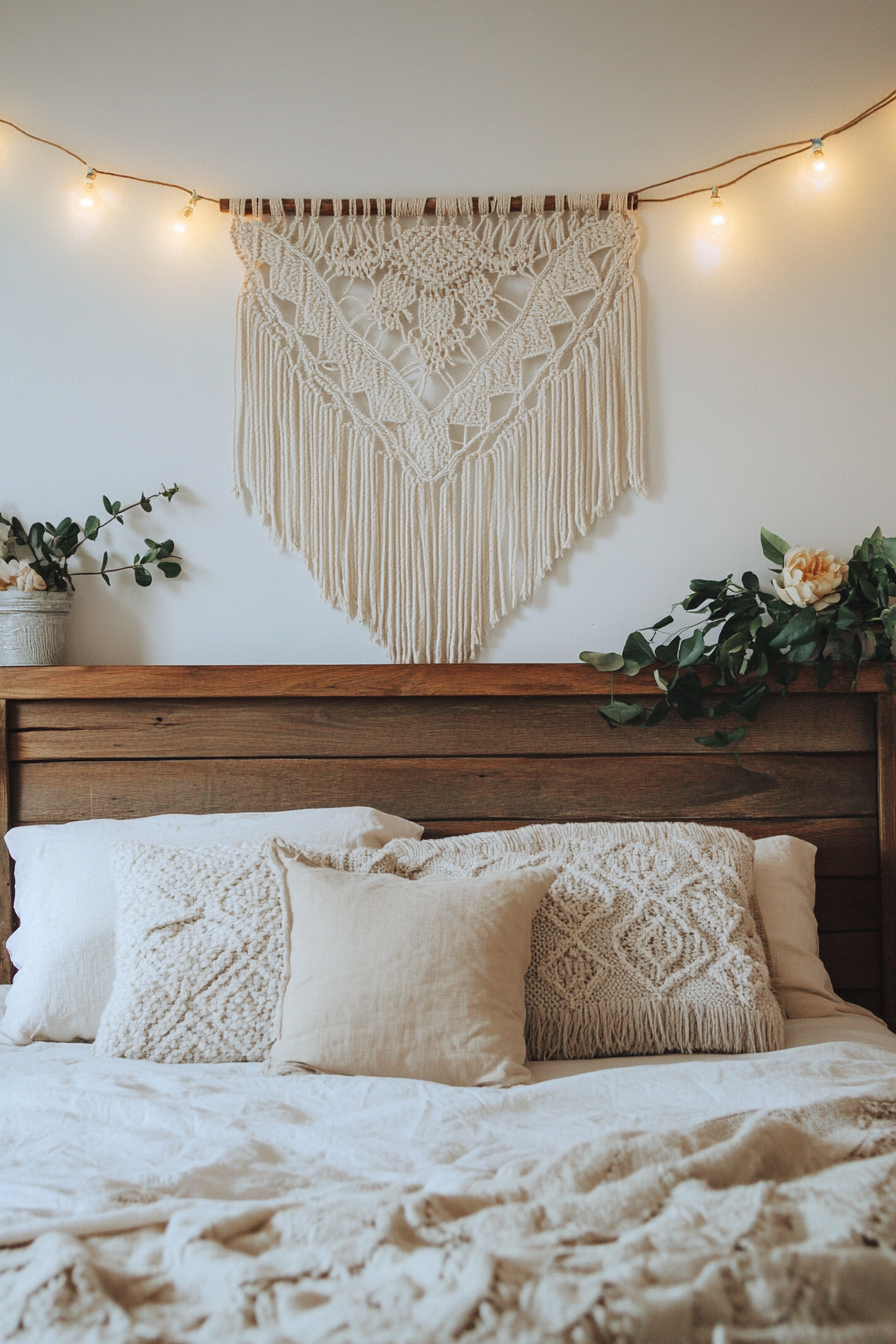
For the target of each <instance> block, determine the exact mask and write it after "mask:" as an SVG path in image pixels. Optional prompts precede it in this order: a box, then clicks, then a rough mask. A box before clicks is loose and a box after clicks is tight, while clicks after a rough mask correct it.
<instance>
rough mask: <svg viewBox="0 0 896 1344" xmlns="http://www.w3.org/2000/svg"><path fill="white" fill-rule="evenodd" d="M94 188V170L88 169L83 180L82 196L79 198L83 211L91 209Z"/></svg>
mask: <svg viewBox="0 0 896 1344" xmlns="http://www.w3.org/2000/svg"><path fill="white" fill-rule="evenodd" d="M95 187H96V169H95V168H88V169H87V176H86V177H85V179H84V195H83V196H82V197H81V204H82V205H83V206H84V209H85V210H92V209H93V192H94V189H95Z"/></svg>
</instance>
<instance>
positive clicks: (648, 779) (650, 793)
mask: <svg viewBox="0 0 896 1344" xmlns="http://www.w3.org/2000/svg"><path fill="white" fill-rule="evenodd" d="M835 769H836V778H837V787H836V789H833V788H832V787H831V779H832V778H833V777H834V771H835ZM12 782H13V790H12V796H13V812H14V817H15V819H16V821H17V822H38V821H45V822H48V821H69V820H75V819H77V818H81V817H130V816H146V815H150V814H152V813H156V812H235V811H255V810H262V811H264V810H273V809H278V808H289V807H333V806H345V805H348V804H357V803H360V804H368V805H370V806H375V807H379V808H382V809H383V810H384V811H386V812H393V813H397V814H399V815H400V816H407V817H415V816H424V817H430V818H433V819H438V817H439V815H440V814H441V815H443V816H446V817H457V815H458V813H460V814H461V815H463V814H465V813H466V814H467V815H469V816H471V817H481V816H487V815H491V816H494V817H502V816H503V817H510V816H514V817H515V816H518V815H519V813H520V812H521V811H522V812H523V813H524V814H528V815H529V816H533V817H538V818H540V819H541V820H552V819H556V820H575V819H576V818H581V817H589V818H593V817H595V816H598V817H600V816H603V817H606V818H608V819H610V818H620V819H625V818H630V819H644V820H650V819H661V818H668V819H674V818H682V819H688V818H691V817H695V816H701V817H705V818H708V819H722V818H725V817H743V816H752V817H765V816H774V817H782V816H786V815H787V813H788V812H789V813H791V814H795V815H806V814H808V815H810V816H814V817H820V816H825V815H830V816H843V815H852V816H871V815H873V813H874V811H875V807H876V802H877V793H876V772H875V762H874V757H873V756H865V755H854V756H833V757H829V756H824V755H818V756H810V755H799V756H796V755H764V756H763V755H759V756H751V757H747V758H741V762H740V764H739V765H737V764H735V762H734V760H733V759H732V757H731V756H729V755H728V754H727V753H726V754H724V755H722V756H712V757H710V756H705V757H702V756H701V757H694V756H649V757H626V756H604V757H581V756H579V757H564V756H560V757H538V756H536V757H528V756H519V757H479V758H473V757H441V758H440V757H413V758H401V757H398V758H392V759H384V760H366V759H337V760H303V759H298V760H282V759H270V760H245V761H231V760H220V761H167V760H164V761H104V762H94V761H64V762H39V761H23V762H18V763H14V764H13V766H12Z"/></svg>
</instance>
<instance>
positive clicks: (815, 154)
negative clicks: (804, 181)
mask: <svg viewBox="0 0 896 1344" xmlns="http://www.w3.org/2000/svg"><path fill="white" fill-rule="evenodd" d="M827 166H828V165H827V162H826V160H825V157H824V150H823V149H822V147H821V141H820V140H817V139H816V140H813V141H812V167H813V168H814V170H815V172H816V173H823V172H824V171H825V169H826V168H827Z"/></svg>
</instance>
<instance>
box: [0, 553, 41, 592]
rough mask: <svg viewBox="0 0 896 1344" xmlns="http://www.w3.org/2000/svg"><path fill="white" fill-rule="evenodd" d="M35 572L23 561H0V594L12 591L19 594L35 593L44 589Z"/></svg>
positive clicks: (39, 577)
mask: <svg viewBox="0 0 896 1344" xmlns="http://www.w3.org/2000/svg"><path fill="white" fill-rule="evenodd" d="M46 586H47V585H46V584H45V583H44V581H43V579H42V578H41V576H40V575H39V574H38V572H37V570H35V569H32V568H31V566H30V565H28V564H26V563H25V561H24V560H0V593H3V592H7V591H9V590H14V591H16V592H19V593H37V592H43V591H44V590H45V589H46Z"/></svg>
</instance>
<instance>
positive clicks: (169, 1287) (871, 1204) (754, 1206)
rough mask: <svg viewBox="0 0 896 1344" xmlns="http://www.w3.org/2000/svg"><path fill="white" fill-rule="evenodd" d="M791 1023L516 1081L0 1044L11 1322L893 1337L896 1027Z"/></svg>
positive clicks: (265, 1342)
mask: <svg viewBox="0 0 896 1344" xmlns="http://www.w3.org/2000/svg"><path fill="white" fill-rule="evenodd" d="M834 1034H836V1035H837V1036H839V1037H840V1039H839V1040H837V1039H834V1040H832V1039H830V1037H831V1036H832V1035H834ZM788 1037H789V1046H790V1048H788V1049H785V1050H783V1051H780V1052H775V1053H773V1054H770V1055H748V1056H741V1057H712V1058H710V1057H705V1056H704V1057H691V1058H686V1059H681V1058H678V1059H676V1060H672V1059H671V1058H670V1057H667V1056H661V1057H657V1058H654V1059H652V1060H649V1061H647V1060H643V1061H619V1060H604V1061H578V1062H577V1063H576V1064H575V1065H573V1066H569V1065H557V1064H552V1065H536V1066H535V1067H534V1069H533V1073H534V1075H535V1079H536V1081H535V1083H534V1084H533V1085H530V1086H527V1087H519V1088H513V1089H510V1090H492V1089H468V1088H449V1087H444V1086H441V1085H438V1084H431V1083H418V1082H412V1081H408V1080H395V1079H371V1078H343V1077H333V1076H307V1075H298V1076H295V1075H294V1076H289V1077H270V1076H266V1075H265V1074H264V1073H263V1071H262V1066H260V1065H249V1064H243V1065H240V1064H233V1065H161V1064H151V1063H146V1062H141V1061H128V1060H117V1059H98V1058H94V1057H93V1056H92V1054H91V1050H90V1047H89V1046H79V1045H50V1044H37V1045H32V1046H28V1047H17V1048H13V1047H0V1149H2V1152H3V1200H2V1212H0V1243H2V1246H3V1247H4V1249H2V1250H0V1340H12V1339H15V1340H17V1341H28V1342H29V1344H31V1342H33V1344H38V1342H39V1344H56V1341H58V1342H59V1344H63V1341H64V1342H65V1344H68V1342H69V1341H71V1344H75V1341H82V1340H84V1341H89V1344H93V1342H94V1341H96V1342H97V1344H130V1341H172V1342H174V1341H178V1342H180V1341H184V1342H186V1341H191V1342H192V1341H195V1342H196V1344H230V1341H234V1342H236V1341H246V1342H247V1344H248V1342H249V1341H252V1344H285V1341H292V1340H295V1341H301V1342H302V1344H306V1342H307V1344H312V1342H313V1341H318V1340H320V1341H324V1340H330V1339H333V1340H337V1339H338V1340H341V1341H345V1342H346V1344H362V1342H363V1344H380V1342H382V1344H405V1342H407V1344H418V1342H419V1341H433V1342H435V1341H444V1340H450V1339H454V1338H462V1339H463V1340H465V1341H467V1340H469V1341H479V1340H495V1341H510V1340H513V1341H524V1342H526V1344H529V1342H531V1344H541V1341H548V1340H564V1341H570V1344H580V1342H582V1341H598V1340H599V1341H604V1340H606V1341H614V1344H615V1342H616V1341H620V1342H621V1341H623V1340H624V1341H629V1340H631V1341H635V1340H637V1341H645V1342H646V1341H656V1342H657V1344H659V1342H660V1341H667V1340H669V1341H670V1340H676V1341H678V1340H681V1341H687V1340H691V1339H693V1340H700V1341H706V1344H711V1342H712V1344H720V1341H722V1340H724V1341H726V1344H740V1342H741V1341H743V1344H746V1342H747V1341H752V1340H780V1341H782V1344H783V1341H787V1344H794V1342H798V1341H801V1340H806V1341H809V1340H812V1341H813V1344H814V1341H819V1340H820V1341H829V1344H878V1341H881V1342H882V1341H884V1340H887V1341H892V1340H893V1339H894V1338H896V1037H894V1036H891V1035H890V1034H889V1033H886V1032H885V1031H882V1030H880V1029H877V1028H875V1024H873V1023H865V1022H861V1023H860V1021H859V1019H853V1020H851V1021H850V1022H849V1023H848V1025H846V1026H844V1025H843V1020H842V1019H840V1020H839V1021H838V1022H837V1023H836V1025H835V1026H834V1027H833V1029H832V1027H831V1025H830V1024H829V1025H828V1026H825V1025H824V1024H823V1023H822V1022H820V1021H819V1020H818V1019H815V1020H808V1021H806V1022H801V1023H791V1024H788ZM826 1037H827V1038H828V1039H825V1038H826ZM802 1041H806V1042H811V1041H818V1042H819V1043H817V1044H810V1043H805V1044H803V1043H801V1042H802ZM583 1066H584V1067H583ZM564 1070H566V1075H565V1076H563V1075H564ZM558 1074H559V1076H558ZM714 1331H715V1334H714V1333H713V1332H714Z"/></svg>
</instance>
